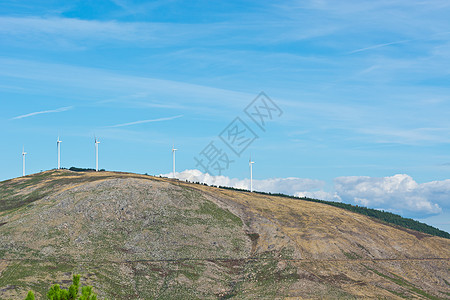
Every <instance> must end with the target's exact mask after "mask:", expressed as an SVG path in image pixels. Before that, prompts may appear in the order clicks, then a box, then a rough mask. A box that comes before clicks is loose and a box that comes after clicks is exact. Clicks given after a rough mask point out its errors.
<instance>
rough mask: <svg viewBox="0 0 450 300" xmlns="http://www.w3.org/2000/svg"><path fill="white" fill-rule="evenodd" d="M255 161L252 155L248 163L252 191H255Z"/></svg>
mask: <svg viewBox="0 0 450 300" xmlns="http://www.w3.org/2000/svg"><path fill="white" fill-rule="evenodd" d="M254 163H255V162H254V161H252V157H251V156H250V160H249V161H248V165H249V166H250V192H251V193H252V192H253V164H254Z"/></svg>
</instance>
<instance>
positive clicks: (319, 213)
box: [0, 170, 450, 299]
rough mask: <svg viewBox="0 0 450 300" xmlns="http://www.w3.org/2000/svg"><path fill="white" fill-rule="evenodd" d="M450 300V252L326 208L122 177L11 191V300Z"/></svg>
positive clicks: (25, 181)
mask: <svg viewBox="0 0 450 300" xmlns="http://www.w3.org/2000/svg"><path fill="white" fill-rule="evenodd" d="M73 273H79V274H81V275H82V283H83V284H90V285H93V286H94V289H95V290H96V291H97V292H98V294H99V296H100V298H105V297H107V298H108V299H229V298H235V299H283V298H292V299H312V298H331V299H333V298H334V299H353V298H381V299H402V298H408V299H411V298H412V299H450V282H449V281H450V279H449V278H450V240H449V239H444V238H440V237H435V236H430V235H427V234H424V233H420V232H417V231H413V230H410V229H404V228H401V227H398V226H391V225H388V224H385V223H382V222H380V221H377V220H375V219H372V218H369V217H367V216H363V215H359V214H356V213H353V212H350V211H347V210H344V209H341V208H337V207H332V206H329V205H326V204H321V203H314V202H308V201H302V200H299V199H290V198H282V197H275V196H268V195H261V194H255V193H248V192H239V191H232V190H224V189H219V188H214V187H208V186H204V185H198V184H191V183H185V182H181V181H178V180H173V179H167V178H158V177H151V176H145V175H137V174H129V173H116V172H71V171H67V170H58V171H57V170H53V171H47V172H43V173H39V174H35V175H30V176H26V177H21V178H16V179H12V180H8V181H4V182H1V183H0V299H24V298H25V296H26V293H27V291H28V290H30V289H33V290H34V291H36V293H37V295H38V299H40V297H43V296H44V293H45V291H46V290H47V289H48V287H49V285H50V284H51V283H60V284H61V285H63V286H67V285H70V282H71V279H72V278H71V274H73Z"/></svg>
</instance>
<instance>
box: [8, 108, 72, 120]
mask: <svg viewBox="0 0 450 300" xmlns="http://www.w3.org/2000/svg"><path fill="white" fill-rule="evenodd" d="M72 108H73V106H67V107H61V108H58V109H52V110H43V111H36V112H32V113H29V114H26V115H20V116H17V117H14V118H12V119H11V120H18V119H23V118H28V117H32V116H36V115H42V114H51V113H59V112H63V111H68V110H71V109H72Z"/></svg>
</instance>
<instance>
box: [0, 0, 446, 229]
mask: <svg viewBox="0 0 450 300" xmlns="http://www.w3.org/2000/svg"><path fill="white" fill-rule="evenodd" d="M448 15H450V3H448V1H440V0H436V1H414V0H413V1H339V2H337V1H326V0H315V1H314V0H311V1H284V2H273V1H226V2H225V1H221V2H219V1H189V2H188V1H153V2H149V1H128V0H112V1H101V0H100V1H71V2H70V3H68V2H67V1H28V2H23V1H21V2H17V1H1V0H0V103H1V105H2V106H1V107H2V109H1V110H0V126H1V128H2V130H1V132H0V139H1V141H2V147H1V148H0V158H1V161H0V180H4V179H8V178H13V177H17V176H20V175H21V170H22V161H21V151H22V146H25V150H26V151H27V152H28V153H29V154H28V155H27V173H35V172H39V171H41V170H47V169H51V168H54V167H55V166H56V138H57V136H58V134H59V135H60V136H61V140H62V141H63V142H62V144H61V150H62V159H61V160H62V166H64V167H70V166H79V167H94V166H95V156H94V143H93V140H94V135H96V136H98V137H99V139H100V141H101V144H100V167H101V168H105V169H108V170H118V171H130V172H138V173H149V174H168V173H169V172H170V171H171V167H172V165H171V151H170V149H171V146H172V143H173V142H175V144H176V147H177V148H179V149H180V150H179V151H178V152H177V171H179V172H182V171H184V173H180V174H179V175H180V176H182V175H183V176H184V177H186V178H192V176H193V175H196V176H197V178H202V180H205V181H208V182H219V183H223V182H228V184H230V185H236V186H242V187H244V186H245V185H246V184H248V177H249V169H248V159H249V156H250V154H251V155H252V158H253V160H254V161H255V162H256V163H255V165H254V177H255V179H256V180H259V181H257V182H256V187H258V185H259V189H261V190H270V191H280V192H286V193H290V194H297V195H308V196H316V197H320V198H324V199H330V200H336V201H344V202H348V203H356V204H360V205H367V206H370V207H374V208H380V209H386V210H390V211H394V212H397V213H400V214H402V215H404V216H408V217H413V218H416V219H419V220H424V221H425V222H427V223H429V224H432V225H434V226H437V227H439V228H443V229H444V230H447V231H450V221H449V220H450V203H449V202H450V201H449V198H450V180H449V173H450V120H449V113H448V112H449V111H450V96H449V95H450V94H449V90H450V88H449V86H450V85H449V83H450V71H449V70H450V20H449V19H448ZM261 91H264V92H265V93H266V94H267V96H269V97H270V98H271V99H272V100H273V102H274V103H276V105H278V107H279V108H280V109H281V110H282V112H283V113H282V115H281V116H276V117H275V116H274V117H273V118H272V120H270V122H268V123H267V124H266V125H267V126H266V128H265V129H266V130H265V131H263V130H261V128H259V127H258V126H256V125H255V123H253V122H252V120H251V119H250V118H249V117H248V116H247V115H246V114H245V112H244V109H245V108H246V107H247V105H249V103H251V102H252V101H253V100H254V99H255V97H256V96H257V95H258V94H259V93H260V92H261ZM236 117H240V118H241V120H242V121H244V122H245V123H246V124H247V125H248V126H249V127H250V128H251V129H252V130H253V131H254V132H255V134H257V136H258V138H257V139H256V140H255V141H254V142H253V143H252V144H251V145H250V146H249V147H248V148H247V149H246V150H245V151H244V152H243V153H242V154H241V155H240V156H236V155H234V154H233V153H232V152H230V149H228V148H227V146H226V145H224V144H223V141H221V140H220V139H219V138H218V135H219V134H220V133H221V132H222V131H223V130H224V129H225V128H226V127H227V126H228V124H229V123H230V122H232V121H233V120H234V119H235V118H236ZM211 141H213V142H214V143H216V145H219V146H221V147H222V148H223V149H222V150H223V152H227V153H228V154H229V155H230V158H231V160H234V162H233V163H231V164H230V165H229V167H228V168H227V169H226V170H224V171H223V172H222V174H221V175H223V176H222V177H207V176H206V175H205V171H204V170H201V169H200V168H199V166H198V165H196V161H195V159H194V157H198V155H199V153H200V152H201V151H202V150H203V149H204V148H205V147H206V146H207V145H208V144H209V143H210V142H211ZM196 169H198V170H199V171H201V172H200V173H198V172H197V171H196ZM185 170H186V171H185ZM212 175H218V174H212ZM205 176H206V177H205Z"/></svg>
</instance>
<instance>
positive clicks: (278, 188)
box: [161, 170, 325, 195]
mask: <svg viewBox="0 0 450 300" xmlns="http://www.w3.org/2000/svg"><path fill="white" fill-rule="evenodd" d="M161 176H167V177H171V176H172V174H171V173H169V174H162V175H161ZM176 177H177V178H178V179H180V180H188V181H191V182H201V183H206V184H208V185H217V186H229V187H234V188H238V189H250V179H247V178H245V179H238V178H229V177H227V176H212V175H210V174H207V173H206V174H205V173H202V172H201V171H199V170H185V171H183V172H180V173H178V172H177V173H176ZM324 185H325V182H323V181H321V180H316V179H308V178H296V177H289V178H270V179H263V180H253V188H254V190H256V191H261V192H271V193H283V194H288V195H294V194H295V193H297V192H312V191H315V190H317V189H320V188H323V187H324Z"/></svg>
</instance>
